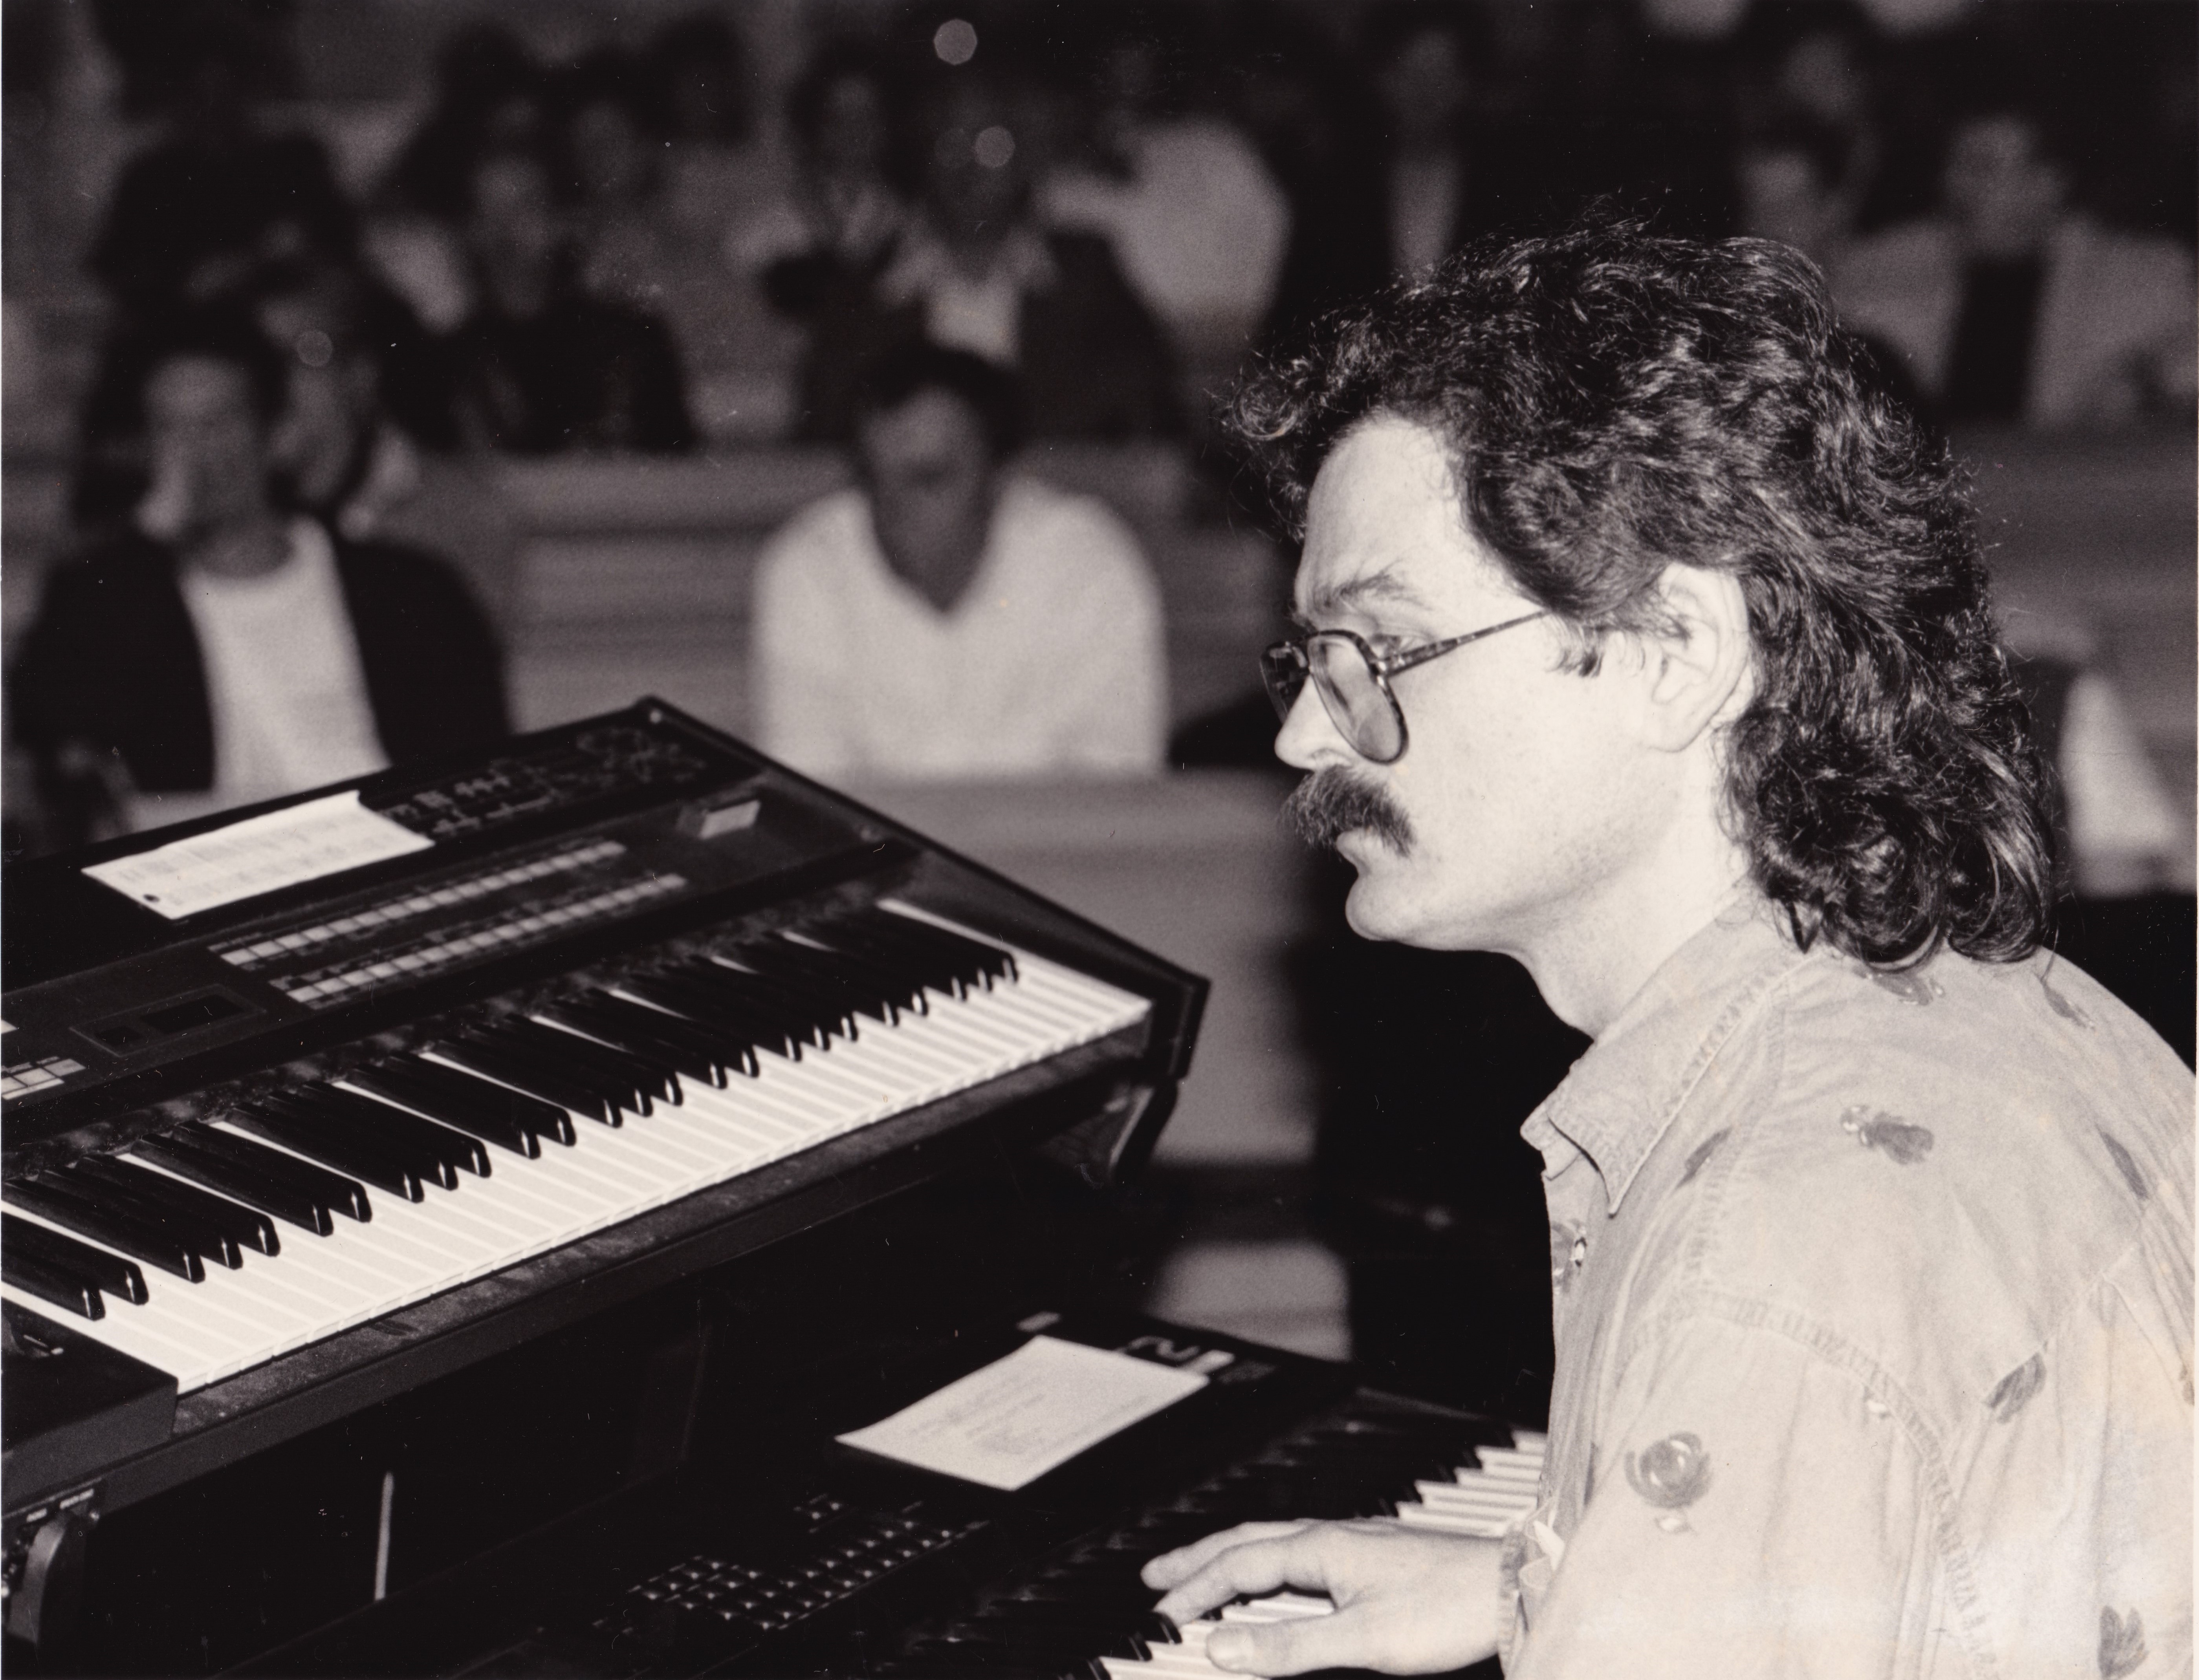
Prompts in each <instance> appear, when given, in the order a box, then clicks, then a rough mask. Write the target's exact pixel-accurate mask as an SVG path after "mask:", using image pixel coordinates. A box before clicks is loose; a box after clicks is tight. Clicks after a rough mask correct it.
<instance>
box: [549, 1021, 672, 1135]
mask: <svg viewBox="0 0 2199 1680" xmlns="http://www.w3.org/2000/svg"><path fill="white" fill-rule="evenodd" d="M515 1025H516V1026H527V1027H531V1028H533V1029H534V1031H535V1032H539V1033H540V1034H541V1035H542V1038H543V1041H544V1042H545V1043H553V1044H554V1045H555V1046H556V1048H557V1049H559V1050H562V1051H563V1053H564V1054H565V1055H569V1056H575V1057H578V1058H579V1059H580V1061H583V1062H585V1063H587V1064H589V1065H591V1066H592V1067H600V1068H602V1069H603V1070H604V1071H605V1072H606V1073H611V1074H615V1076H617V1077H618V1078H622V1079H624V1080H626V1081H627V1083H628V1084H630V1085H631V1086H632V1087H633V1091H634V1094H635V1096H636V1097H637V1099H638V1100H639V1102H640V1104H641V1107H639V1109H638V1110H637V1111H636V1112H637V1113H649V1112H650V1104H652V1103H656V1102H669V1103H671V1104H673V1105H674V1107H677V1106H678V1105H679V1104H680V1103H681V1102H684V1101H685V1095H684V1093H682V1091H681V1090H680V1069H679V1067H678V1066H677V1065H676V1064H675V1063H674V1061H672V1059H671V1058H670V1057H668V1056H665V1055H644V1054H642V1053H641V1052H639V1051H637V1050H630V1049H625V1048H623V1047H621V1046H620V1045H617V1044H614V1043H611V1042H610V1040H609V1039H608V1038H604V1037H601V1036H599V1035H598V1034H596V1033H592V1032H580V1031H579V1030H577V1029H576V1028H574V1027H571V1026H558V1025H556V1024H555V1022H554V1020H552V1018H551V1014H550V1012H549V1011H548V1010H546V1009H544V1010H538V1011H537V1012H535V1014H534V1015H533V1016H530V1017H529V1018H528V1020H524V1021H521V1022H517V1023H515Z"/></svg>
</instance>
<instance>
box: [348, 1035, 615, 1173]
mask: <svg viewBox="0 0 2199 1680" xmlns="http://www.w3.org/2000/svg"><path fill="white" fill-rule="evenodd" d="M344 1078H347V1079H348V1080H349V1081H350V1082H351V1083H352V1084H355V1085H357V1086H359V1088H360V1089H361V1090H370V1091H372V1092H373V1093H374V1094H375V1095H376V1096H382V1097H387V1098H388V1099H389V1101H390V1102H401V1103H403V1104H404V1105H405V1107H408V1108H411V1109H415V1110H417V1112H419V1113H423V1114H425V1115H426V1116H427V1117H428V1118H429V1119H433V1120H440V1121H441V1122H442V1123H443V1124H444V1125H448V1126H456V1127H457V1128H458V1130H459V1131H466V1132H470V1133H472V1134H473V1136H475V1137H481V1138H486V1139H487V1140H488V1141H489V1142H492V1143H494V1144H496V1145H497V1146H498V1147H499V1148H505V1149H509V1150H510V1151H511V1152H512V1153H513V1154H516V1155H525V1156H527V1157H528V1159H530V1160H532V1159H534V1158H535V1157H537V1156H539V1155H540V1154H541V1153H542V1139H543V1138H544V1137H545V1136H548V1137H551V1138H556V1139H557V1141H558V1142H564V1143H570V1142H572V1141H573V1136H572V1134H573V1121H572V1117H571V1116H570V1115H569V1114H567V1113H566V1112H565V1111H564V1110H563V1108H560V1107H557V1105H556V1104H555V1103H551V1102H542V1101H541V1100H540V1099H539V1098H537V1097H532V1096H522V1094H521V1093H519V1092H518V1091H516V1090H505V1088H504V1087H503V1086H502V1085H497V1084H490V1083H489V1082H488V1081H487V1080H486V1079H477V1078H474V1076H473V1075H472V1074H470V1073H459V1072H458V1069H456V1068H455V1067H442V1066H440V1065H439V1064H437V1063H435V1062H432V1061H422V1060H421V1059H420V1058H419V1057H417V1056H397V1057H394V1058H393V1059H392V1060H390V1061H382V1062H376V1064H375V1065H374V1066H373V1067H355V1068H353V1070H352V1071H351V1072H350V1073H347V1074H345V1075H344ZM560 1132H563V1134H564V1135H563V1136H562V1137H560V1136H558V1134H559V1133H560Z"/></svg>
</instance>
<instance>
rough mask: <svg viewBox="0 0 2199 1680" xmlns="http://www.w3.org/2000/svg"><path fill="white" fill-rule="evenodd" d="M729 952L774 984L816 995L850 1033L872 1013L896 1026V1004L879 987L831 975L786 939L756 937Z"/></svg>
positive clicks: (797, 993) (814, 998)
mask: <svg viewBox="0 0 2199 1680" xmlns="http://www.w3.org/2000/svg"><path fill="white" fill-rule="evenodd" d="M726 955H728V956H730V959H732V961H737V963H741V965H744V968H752V970H756V972H759V974H763V979H765V980H770V983H772V985H779V987H785V990H787V991H791V994H794V996H801V998H812V1001H814V1003H816V1007H820V1009H831V1012H836V1018H837V1020H840V1022H843V1025H844V1027H847V1032H849V1036H853V1033H855V1032H858V1020H855V1016H860V1014H862V1016H871V1018H873V1020H879V1022H886V1025H893V1020H890V1018H893V1014H895V1009H893V1005H890V1003H889V1001H886V998H882V996H879V994H878V987H866V985H855V983H853V980H849V979H847V976H844V974H831V972H825V970H822V968H816V965H809V963H802V961H801V956H796V955H794V948H791V945H787V941H783V939H752V941H748V944H745V945H734V948H732V950H728V952H726Z"/></svg>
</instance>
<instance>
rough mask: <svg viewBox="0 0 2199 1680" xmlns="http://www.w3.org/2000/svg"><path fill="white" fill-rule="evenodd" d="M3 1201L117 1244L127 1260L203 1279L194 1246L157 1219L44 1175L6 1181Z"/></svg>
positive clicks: (197, 1280) (202, 1263) (112, 1245)
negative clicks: (7, 1184) (12, 1181)
mask: <svg viewBox="0 0 2199 1680" xmlns="http://www.w3.org/2000/svg"><path fill="white" fill-rule="evenodd" d="M4 1199H5V1200H7V1201H9V1202H10V1203H12V1204H13V1205H14V1206H17V1207H21V1208H26V1209H28V1210H29V1211H30V1212H33V1213H36V1214H38V1215H40V1216H41V1217H43V1218H46V1219H50V1220H51V1221H52V1222H53V1223H54V1224H56V1225H66V1226H67V1228H68V1229H71V1230H73V1231H74V1232H76V1233H77V1234H78V1235H81V1236H88V1237H90V1239H91V1240H92V1241H94V1242H103V1243H105V1244H106V1245H107V1246H108V1247H109V1248H119V1249H120V1250H121V1251H122V1252H123V1253H125V1254H127V1255H128V1256H130V1258H131V1259H133V1260H142V1261H143V1262H144V1263H145V1264H147V1265H149V1266H158V1267H160V1270H162V1271H166V1272H172V1273H174V1274H175V1276H178V1277H180V1278H183V1279H184V1281H185V1282H190V1283H203V1282H206V1261H205V1259H202V1258H201V1256H200V1254H199V1253H198V1251H197V1250H196V1249H195V1248H193V1247H191V1246H190V1244H189V1243H187V1242H185V1241H184V1240H183V1238H182V1237H181V1236H179V1235H177V1234H176V1233H175V1232H174V1231H173V1230H172V1229H163V1228H162V1226H161V1224H160V1223H159V1222H157V1221H155V1220H153V1219H149V1218H145V1217H143V1215H142V1214H139V1213H137V1212H132V1211H131V1210H130V1209H129V1208H127V1207H125V1206H120V1205H118V1204H117V1203H116V1202H114V1201H113V1200H109V1201H108V1202H106V1203H103V1204H102V1202H101V1201H99V1200H97V1199H96V1198H95V1197H91V1196H87V1195H84V1194H83V1193H82V1192H81V1191H79V1190H77V1189H73V1188H72V1187H71V1186H69V1185H67V1184H62V1183H55V1182H54V1181H53V1180H52V1179H50V1178H45V1177H38V1178H25V1179H21V1180H20V1181H18V1182H17V1183H13V1184H10V1185H9V1186H8V1188H7V1191H6V1193H5V1198H4Z"/></svg>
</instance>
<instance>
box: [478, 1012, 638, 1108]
mask: <svg viewBox="0 0 2199 1680" xmlns="http://www.w3.org/2000/svg"><path fill="white" fill-rule="evenodd" d="M467 1041H468V1043H479V1044H481V1045H484V1046H486V1047H487V1049H490V1050H493V1051H494V1052H496V1053H497V1054H498V1055H501V1056H503V1057H504V1058H505V1064H506V1065H507V1066H510V1067H524V1068H528V1069H533V1070H538V1071H539V1073H540V1077H541V1078H544V1079H545V1080H551V1081H555V1082H557V1083H558V1084H563V1085H565V1086H568V1087H569V1088H572V1089H575V1090H585V1091H586V1092H588V1093H589V1094H590V1100H589V1106H587V1107H581V1108H577V1109H575V1113H585V1114H587V1115H590V1116H591V1117H592V1118H594V1119H599V1120H601V1121H602V1122H603V1123H604V1125H613V1126H615V1125H624V1124H625V1117H626V1116H627V1115H628V1114H646V1113H649V1112H650V1096H649V1093H648V1091H647V1090H645V1089H644V1088H643V1086H642V1084H641V1082H640V1081H639V1080H638V1079H637V1078H635V1077H634V1075H633V1073H632V1072H631V1071H630V1070H623V1069H619V1068H606V1067H603V1066H601V1065H600V1064H598V1063H596V1062H593V1061H588V1060H586V1059H584V1052H585V1051H586V1049H587V1047H586V1045H584V1044H581V1043H579V1042H578V1041H576V1040H575V1038H573V1037H572V1035H571V1034H569V1033H559V1032H552V1031H551V1029H550V1028H548V1027H546V1026H543V1025H542V1024H541V1023H540V1022H539V1021H532V1020H528V1019H527V1018H526V1017H524V1016H523V1015H506V1016H504V1017H503V1018H502V1019H500V1020H497V1021H495V1022H493V1024H491V1025H488V1026H480V1027H476V1028H475V1029H474V1030H473V1032H471V1033H470V1034H469V1035H468V1040H467ZM484 1071H486V1072H493V1071H494V1070H493V1069H484Z"/></svg>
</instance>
